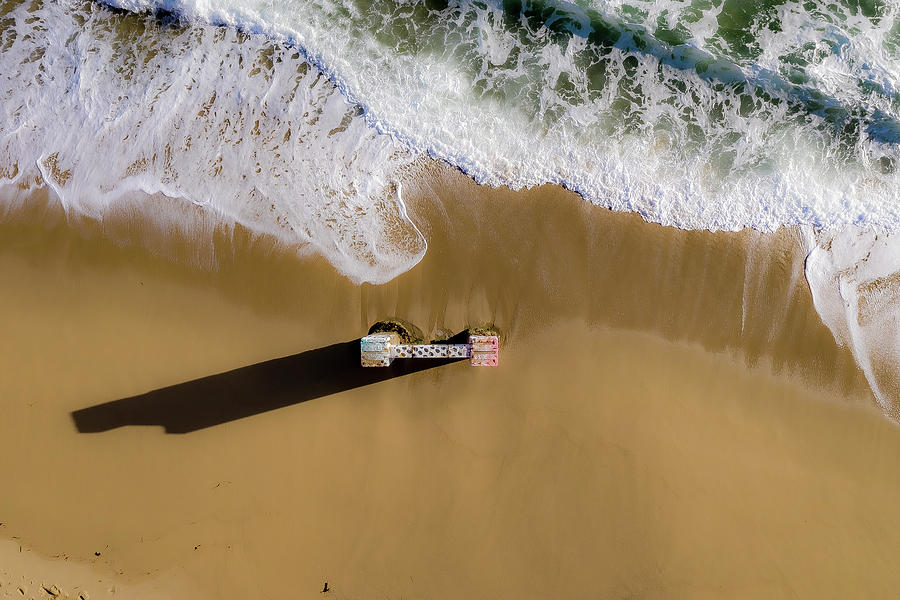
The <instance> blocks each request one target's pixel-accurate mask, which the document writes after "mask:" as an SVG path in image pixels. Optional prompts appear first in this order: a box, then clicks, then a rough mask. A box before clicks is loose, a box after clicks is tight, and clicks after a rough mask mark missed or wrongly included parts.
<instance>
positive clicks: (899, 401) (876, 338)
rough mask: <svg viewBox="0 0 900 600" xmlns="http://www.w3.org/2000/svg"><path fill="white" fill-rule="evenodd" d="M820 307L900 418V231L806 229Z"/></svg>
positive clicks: (809, 269) (887, 408)
mask: <svg viewBox="0 0 900 600" xmlns="http://www.w3.org/2000/svg"><path fill="white" fill-rule="evenodd" d="M804 237H805V239H806V243H807V247H808V250H809V255H808V257H807V259H806V278H807V281H808V282H809V286H810V289H811V291H812V296H813V302H814V303H815V306H816V311H817V312H818V313H819V315H820V316H821V317H822V320H823V321H824V322H825V324H826V325H827V326H828V328H829V329H831V331H832V333H833V334H834V337H835V339H836V340H837V341H838V343H840V344H841V345H844V346H847V347H848V348H850V350H851V352H852V353H853V357H854V358H855V360H856V362H857V364H859V366H860V368H861V369H862V371H863V373H864V374H865V376H866V379H867V381H868V382H869V385H870V387H871V388H872V391H873V393H874V394H875V396H876V398H877V399H878V402H879V403H880V404H881V407H882V409H883V411H884V412H885V414H886V415H888V416H890V417H891V418H893V419H894V420H897V421H900V385H898V383H897V381H896V379H897V367H898V365H900V234H898V233H894V234H883V233H882V234H878V233H875V232H873V231H872V230H869V229H860V228H856V227H848V228H845V229H843V230H839V231H813V230H812V229H811V228H805V229H804Z"/></svg>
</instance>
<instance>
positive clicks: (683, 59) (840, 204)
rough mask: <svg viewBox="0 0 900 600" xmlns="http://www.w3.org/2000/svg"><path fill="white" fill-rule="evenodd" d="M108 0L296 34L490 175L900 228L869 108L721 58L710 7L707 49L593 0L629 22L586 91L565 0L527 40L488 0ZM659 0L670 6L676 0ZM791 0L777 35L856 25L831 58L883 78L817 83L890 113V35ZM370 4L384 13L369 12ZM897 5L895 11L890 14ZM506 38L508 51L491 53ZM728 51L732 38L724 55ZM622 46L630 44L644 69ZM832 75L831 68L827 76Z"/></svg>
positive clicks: (421, 141)
mask: <svg viewBox="0 0 900 600" xmlns="http://www.w3.org/2000/svg"><path fill="white" fill-rule="evenodd" d="M114 4H116V5H118V6H122V7H125V8H128V9H130V10H155V9H159V8H165V9H167V10H177V11H179V12H180V13H181V14H184V15H186V16H188V17H190V18H194V19H202V20H204V21H207V22H213V23H222V24H227V25H230V26H236V27H241V28H244V29H246V30H249V31H260V32H265V33H266V34H267V35H269V36H271V37H273V38H277V39H280V40H284V41H285V42H286V43H291V44H296V45H297V46H298V47H301V48H302V49H303V50H304V52H305V53H306V54H307V56H308V57H310V59H311V60H313V61H314V62H315V63H316V64H317V65H318V66H319V67H320V68H322V69H323V70H324V71H325V72H326V73H328V74H329V76H331V77H332V78H334V79H335V81H336V82H337V84H338V85H339V86H340V87H341V89H342V90H343V91H344V93H345V94H346V95H347V96H348V97H350V98H351V99H353V100H354V101H355V102H359V103H360V104H361V105H362V106H364V107H365V109H366V118H367V120H368V122H369V123H370V124H371V125H373V126H374V127H375V128H376V129H378V130H379V131H383V132H387V133H390V134H391V135H392V136H393V137H395V138H396V139H399V140H402V141H403V142H405V143H406V144H407V145H408V146H410V147H411V148H414V149H416V150H419V151H427V152H429V153H431V154H433V155H436V156H438V157H440V158H443V159H446V160H448V161H449V162H451V163H453V164H456V165H458V166H460V167H461V168H462V169H463V170H465V171H466V172H467V173H469V174H470V175H472V176H473V177H475V178H476V179H477V180H479V181H481V182H482V183H486V184H489V185H508V186H511V187H513V188H521V187H526V186H533V185H538V184H542V183H545V182H555V183H560V184H562V185H564V186H566V187H569V188H571V189H574V190H576V191H578V192H579V193H581V194H582V195H583V196H585V197H586V198H587V199H589V200H591V201H592V202H594V203H597V204H601V205H604V206H608V207H610V208H613V209H616V210H624V211H634V212H639V213H640V214H642V215H643V216H644V217H645V218H647V219H649V220H653V221H657V222H660V223H663V224H669V225H675V226H678V227H685V228H705V229H728V230H735V229H740V228H743V227H754V228H757V229H762V230H772V229H775V228H777V227H778V226H780V225H788V224H812V225H815V226H818V227H830V226H835V225H841V224H846V223H867V224H872V225H877V226H882V227H889V228H893V227H896V226H897V224H898V223H900V208H898V207H900V191H898V190H900V185H898V184H900V175H898V174H897V173H896V172H894V171H892V170H889V171H888V172H882V171H883V169H882V168H881V163H880V162H879V160H880V159H881V158H883V157H887V158H891V159H894V160H896V159H898V158H900V155H898V151H897V147H896V144H892V143H884V141H883V140H882V139H880V138H879V136H878V131H877V129H878V128H877V126H873V127H870V128H869V129H868V130H866V129H865V127H864V130H863V131H862V132H861V133H860V134H859V135H858V138H854V139H849V140H848V138H847V136H848V135H849V136H851V137H853V136H855V135H857V134H848V133H846V132H844V133H840V132H839V131H838V130H840V129H841V127H842V126H843V125H844V121H843V120H842V119H843V117H836V118H837V119H838V122H832V121H831V120H829V119H831V117H828V116H827V115H826V116H822V115H820V114H819V113H817V112H816V111H815V110H812V111H811V112H809V113H808V114H804V113H803V110H804V107H803V106H800V107H799V108H798V107H797V105H796V104H797V102H800V103H801V104H802V103H803V102H806V103H807V104H810V103H812V102H817V100H814V99H810V98H804V94H805V92H804V91H803V89H802V88H798V87H797V86H795V85H794V84H791V83H790V82H789V81H787V80H786V79H785V77H784V75H783V74H781V73H780V72H779V69H780V66H779V65H774V66H773V65H770V64H769V63H770V62H771V61H772V60H774V58H773V57H772V56H771V55H770V54H766V53H763V54H762V55H761V56H760V57H759V62H754V63H751V64H741V63H740V62H735V63H733V64H732V63H727V62H724V63H723V62H721V60H719V62H715V60H716V59H717V57H720V55H721V53H719V54H715V48H712V47H711V46H712V45H710V47H707V41H706V39H704V38H703V36H708V35H709V31H708V30H709V27H710V19H708V18H706V17H705V16H704V18H703V19H701V20H700V21H699V22H698V23H699V25H698V28H699V29H698V31H697V35H696V36H695V37H694V38H693V44H694V47H695V48H699V50H697V52H700V54H699V55H691V54H690V53H687V54H685V52H686V50H685V49H684V48H675V49H672V48H669V47H668V46H666V45H665V44H656V45H654V46H653V47H652V48H649V49H645V50H642V51H636V50H635V48H634V47H633V45H629V44H628V43H627V42H626V41H623V40H627V39H628V37H629V36H630V35H632V34H630V33H627V27H625V25H624V24H623V23H624V21H621V20H620V21H615V19H617V18H618V16H617V13H616V10H617V9H621V6H619V5H617V4H616V3H605V2H595V3H594V4H593V5H592V7H593V8H594V9H596V10H598V11H599V12H600V13H601V14H602V15H606V16H605V17H604V18H608V19H609V20H611V21H612V22H613V23H614V24H616V25H617V26H622V27H625V31H626V34H625V35H624V36H623V38H622V39H621V40H620V42H619V44H617V47H616V48H613V49H612V50H611V51H610V52H609V54H608V55H607V56H606V57H605V58H604V59H603V62H604V70H605V76H606V78H607V82H606V84H605V85H604V86H603V87H602V89H601V90H599V91H597V92H596V93H595V92H594V91H590V90H588V83H589V82H588V76H587V71H586V68H585V67H586V65H585V64H583V61H584V60H585V57H586V56H588V55H589V53H588V54H586V51H585V45H586V44H585V39H584V38H583V37H582V36H581V35H579V34H580V33H583V32H584V31H585V30H589V29H590V25H589V24H586V23H585V21H584V19H582V18H581V16H582V15H584V14H586V13H585V11H584V9H581V8H578V7H576V6H574V5H569V4H567V3H564V2H560V3H557V4H558V5H559V6H560V7H561V8H562V9H565V10H567V11H569V12H570V13H571V15H574V16H573V17H572V18H573V21H574V22H575V24H574V25H572V29H573V30H574V31H575V32H576V33H575V34H574V35H572V36H564V38H565V39H564V41H561V42H557V41H554V39H555V38H553V37H552V36H551V35H549V33H548V29H547V27H543V28H539V29H538V30H536V31H533V32H531V33H530V34H529V35H530V38H529V39H528V40H527V42H525V43H523V42H522V41H521V39H518V38H516V37H515V36H513V35H512V34H511V33H510V31H509V30H508V23H507V22H506V21H505V20H504V13H503V10H502V9H501V8H499V7H498V6H497V5H496V4H494V3H487V4H486V5H485V4H481V3H474V2H464V1H463V2H457V3H450V8H448V9H447V10H445V11H444V12H441V13H435V16H434V18H433V20H432V21H427V22H426V24H425V25H421V26H420V28H419V29H417V30H416V34H415V35H413V34H410V35H409V36H408V37H407V38H404V39H403V40H400V41H397V40H393V41H391V42H389V43H387V45H386V42H385V41H384V39H383V36H382V33H383V32H384V31H389V30H390V28H391V27H392V26H395V25H398V24H399V25H404V23H405V21H404V19H409V15H410V14H411V13H412V9H411V6H412V5H410V4H408V3H404V2H396V3H394V2H385V3H379V4H376V5H368V4H363V5H360V6H357V5H355V4H353V3H348V4H346V6H345V4H344V3H342V2H336V1H332V0H323V1H322V2H317V3H315V4H313V5H309V4H307V3H306V2H302V1H301V0H284V1H282V2H278V3H271V2H267V1H263V0H208V1H204V2H195V1H183V2H174V1H172V0H114ZM661 4H662V5H664V6H666V7H667V8H668V10H670V11H672V12H677V11H679V10H685V6H686V5H685V4H684V3H683V2H664V3H661ZM797 6H799V5H797ZM385 7H388V8H385ZM391 7H393V8H391ZM790 7H795V5H794V4H790ZM795 8H796V7H795ZM783 10H784V11H785V14H786V15H789V14H790V15H794V16H795V18H794V21H795V22H796V28H797V30H798V31H800V32H801V33H797V32H793V33H786V34H784V35H782V36H780V37H777V36H776V37H777V40H776V38H775V37H773V38H772V39H773V40H776V41H775V42H773V44H772V46H773V47H775V48H778V49H779V51H781V50H786V49H788V48H793V47H794V46H797V45H800V46H802V44H803V43H805V41H806V40H807V37H808V36H807V34H805V33H802V31H803V28H804V27H806V28H807V29H809V30H814V31H815V32H816V34H817V35H820V36H831V37H832V38H835V39H838V40H839V41H840V40H845V41H847V40H849V41H848V42H847V43H849V44H850V45H851V46H852V51H849V50H848V51H846V52H844V51H843V50H842V51H841V52H840V53H839V54H837V55H835V56H829V57H826V58H828V59H829V60H838V61H843V62H841V64H842V66H843V68H844V69H845V70H846V71H847V72H848V73H850V74H851V75H852V76H853V77H859V78H861V79H863V80H872V79H873V78H876V79H878V78H880V79H881V80H883V81H884V82H886V83H885V88H884V90H882V91H883V92H884V93H874V92H873V93H869V94H862V93H859V92H857V91H856V86H851V88H852V89H850V88H848V86H846V85H845V82H843V80H842V79H841V77H839V76H838V75H837V74H835V73H836V71H834V69H829V68H828V64H829V63H828V61H826V60H824V59H823V60H821V61H820V63H819V64H816V65H813V66H812V67H811V68H810V72H811V73H813V74H816V73H818V74H819V75H820V76H821V77H820V78H821V82H822V85H823V90H822V91H824V92H825V93H827V94H832V95H831V96H828V97H826V98H825V103H826V104H827V105H829V106H830V105H833V106H835V107H838V108H839V107H845V108H849V109H853V110H856V111H857V112H859V113H860V115H861V117H860V118H861V119H863V121H865V119H870V120H871V119H873V118H876V117H874V116H873V115H875V111H881V112H882V113H884V115H886V118H888V120H894V121H896V119H897V111H896V108H895V107H893V105H892V104H891V101H890V99H889V98H888V96H889V94H888V90H889V89H895V88H896V87H897V81H900V80H898V79H897V73H896V69H895V68H894V67H892V66H890V60H889V59H890V58H891V57H890V56H888V55H887V54H886V51H885V50H884V49H883V47H882V46H883V44H882V42H883V39H882V40H881V41H880V42H879V41H877V40H876V41H875V42H872V43H868V42H866V43H857V42H856V41H854V40H855V39H856V38H855V37H854V38H853V39H851V36H850V33H851V32H852V31H854V30H855V29H854V28H859V27H863V22H864V20H863V19H862V18H859V19H856V20H854V21H851V22H848V24H847V25H846V27H847V30H846V31H845V30H843V29H840V28H839V27H837V26H834V25H828V27H825V26H824V25H822V23H821V22H819V21H821V18H820V19H819V21H816V19H817V18H818V17H816V13H815V11H810V10H806V9H803V10H800V9H799V8H798V9H797V10H794V9H793V8H792V9H788V8H785V9H783ZM792 11H793V12H792ZM798 11H799V12H798ZM800 13H802V14H800ZM798 15H799V16H798ZM554 18H555V17H551V18H549V19H548V20H547V24H552V21H553V19H554ZM648 19H649V17H648ZM376 21H377V24H378V26H377V27H376V26H374V25H372V22H376ZM891 22H892V15H888V17H886V18H885V19H884V20H883V21H882V23H883V24H884V23H887V24H888V25H889V24H890V23H891ZM888 25H882V26H880V27H879V28H874V27H870V28H869V30H866V31H865V32H864V33H865V34H869V33H871V30H873V29H878V31H879V32H880V33H879V35H881V38H883V37H884V35H885V28H886V27H888ZM641 31H642V30H641V29H638V30H635V32H636V33H635V34H634V35H639V34H640V32H641ZM765 31H767V30H765V28H763V27H761V28H759V31H758V33H759V34H760V35H761V36H764V34H765ZM519 33H521V32H519ZM517 35H518V34H517ZM791 35H793V36H794V37H790V36H791ZM379 36H382V37H379ZM856 37H862V36H856ZM788 38H790V39H788ZM761 39H762V41H763V42H764V43H767V39H766V38H765V37H762V38H761ZM776 42H777V43H776ZM391 44H394V46H392V45H391ZM513 46H515V52H513ZM588 50H590V49H588ZM707 51H709V52H707ZM510 56H514V59H509V63H514V64H506V65H504V66H502V67H500V66H498V63H499V62H500V61H501V60H503V59H504V58H508V57H510ZM698 56H699V57H700V59H701V60H707V59H708V60H710V61H713V64H712V66H711V67H710V70H709V71H707V73H706V74H705V75H698V74H697V73H696V72H695V71H694V70H693V64H694V62H695V61H696V60H697V57H698ZM730 59H731V57H730V56H728V55H727V53H726V54H725V57H724V59H722V60H730ZM626 60H627V61H635V60H636V61H637V65H636V67H635V68H634V70H636V72H637V75H636V76H633V75H632V74H631V71H632V67H631V66H629V65H628V64H626ZM782 66H783V65H782ZM816 69H818V71H817V70H816ZM710 73H713V75H710ZM874 73H877V74H878V75H877V77H876V76H875V75H873V74H874ZM562 76H565V78H566V79H568V81H569V82H570V83H571V85H570V86H569V88H570V89H569V90H568V91H563V92H559V91H556V89H555V88H557V87H558V85H559V83H560V81H561V77H562ZM629 81H630V83H629ZM722 81H726V82H727V81H732V82H736V83H740V82H743V83H744V88H745V90H744V91H743V92H741V91H736V90H735V89H734V86H733V85H731V86H727V85H726V86H724V87H722V86H720V87H722V89H715V90H713V89H712V86H713V85H714V84H716V83H717V82H722ZM829 82H831V83H833V84H834V85H831V86H829V85H825V84H826V83H829ZM620 85H626V87H629V89H634V90H640V91H639V93H638V95H639V96H640V99H639V101H638V102H637V103H635V105H634V109H633V112H632V114H631V115H628V114H623V113H622V112H621V110H620V109H618V108H616V102H617V101H621V99H622V95H621V94H620V93H618V90H619V86H620ZM750 93H753V94H756V96H759V95H760V94H767V95H768V96H770V97H774V98H776V99H777V100H778V103H777V104H776V103H773V102H769V103H767V102H764V101H763V102H758V108H757V109H754V110H752V111H751V112H750V114H749V115H748V114H746V111H744V110H743V109H742V102H745V101H746V99H747V98H748V97H749V94H750ZM566 94H574V95H575V96H577V97H578V99H577V101H574V102H572V101H570V99H567V97H566ZM751 100H752V98H751ZM792 103H793V104H792ZM806 108H808V106H807V107H806ZM798 111H799V112H798ZM711 115H717V116H716V117H715V118H713V117H711ZM866 115H868V116H866ZM848 118H849V120H850V121H852V120H853V119H854V118H855V117H848ZM842 136H843V137H842Z"/></svg>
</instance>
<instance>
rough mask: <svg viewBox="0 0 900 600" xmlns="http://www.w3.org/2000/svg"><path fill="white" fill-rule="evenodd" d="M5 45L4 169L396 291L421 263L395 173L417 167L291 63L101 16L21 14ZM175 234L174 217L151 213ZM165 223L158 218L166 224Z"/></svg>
mask: <svg viewBox="0 0 900 600" xmlns="http://www.w3.org/2000/svg"><path fill="white" fill-rule="evenodd" d="M5 18H6V21H7V24H8V27H7V28H5V29H4V30H3V32H2V33H0V40H2V47H3V51H2V55H0V99H2V100H0V103H2V112H0V119H2V120H0V164H2V172H0V178H2V179H3V180H4V181H5V182H6V185H8V186H19V187H28V186H30V185H33V184H34V182H37V184H38V185H46V186H49V187H50V188H51V189H52V190H53V192H54V193H55V195H56V196H57V197H58V198H59V200H60V202H61V203H62V204H63V206H64V207H65V209H66V210H67V211H70V212H75V213H78V214H83V215H87V216H89V217H92V218H95V219H103V217H104V215H108V214H109V213H110V212H111V211H115V210H116V207H117V206H119V205H120V204H121V203H122V202H123V199H124V198H126V197H128V196H129V194H131V193H132V192H135V191H137V192H141V193H143V194H147V195H151V196H152V195H157V194H162V195H164V196H168V197H170V198H176V199H183V200H184V201H185V202H190V203H193V204H195V205H200V206H203V207H205V208H206V209H207V212H209V213H211V214H213V215H218V216H219V217H220V220H221V221H222V222H223V223H225V224H226V225H227V224H234V223H240V224H243V225H244V226H246V227H247V228H249V229H250V230H251V231H253V232H256V233H258V234H268V235H271V236H274V237H275V238H276V239H277V240H279V241H281V242H283V243H284V244H287V245H290V246H292V247H296V248H297V249H298V251H300V252H308V251H315V252H318V253H320V254H322V255H324V256H325V257H326V258H327V259H328V260H329V261H331V262H332V263H333V264H334V265H335V266H336V267H338V268H339V269H340V270H341V271H342V272H344V273H345V274H346V275H348V276H349V277H351V278H352V279H355V280H357V281H374V282H383V281H387V280H389V279H391V278H393V277H395V276H396V275H398V274H399V273H402V272H403V271H406V270H408V269H409V268H410V267H412V266H413V265H414V264H416V262H418V261H419V260H420V259H421V257H422V256H423V255H424V252H425V249H426V243H425V240H424V238H423V237H422V235H421V234H420V233H419V231H418V230H417V229H416V227H415V225H414V224H413V223H412V222H411V221H410V220H409V218H408V217H407V215H406V210H405V207H404V205H403V202H402V200H401V197H400V195H401V188H400V180H399V174H400V172H401V171H402V170H403V169H405V168H408V167H409V166H410V164H411V163H412V162H413V161H414V160H415V158H416V155H415V154H414V153H412V152H410V151H408V150H407V149H406V148H404V147H403V146H401V145H399V144H398V143H396V142H395V141H394V140H392V139H391V138H390V137H388V136H382V135H378V134H377V133H376V132H375V131H373V130H371V129H370V128H368V127H367V126H366V124H365V122H364V120H363V119H361V118H359V108H358V107H357V106H354V105H352V104H350V103H348V102H347V100H346V99H345V98H344V97H343V96H341V94H340V93H338V91H337V89H336V88H335V86H334V85H333V84H332V83H331V82H330V81H329V80H328V79H327V78H326V77H324V76H323V75H322V74H321V73H320V72H318V71H317V70H316V69H314V68H311V67H310V65H309V64H308V63H306V62H305V61H303V60H302V58H301V57H300V55H299V52H298V51H297V50H296V49H292V48H288V47H285V46H283V45H279V44H274V43H271V42H270V41H269V40H267V39H265V38H263V37H261V36H247V35H245V34H242V33H240V32H238V31H236V30H234V29H225V28H218V27H211V26H198V27H179V26H177V25H175V24H174V23H172V22H166V21H165V20H159V19H151V18H145V17H136V16H132V17H129V18H125V19H123V18H122V17H121V16H120V15H117V14H114V13H112V12H111V11H110V10H108V9H106V8H104V7H102V6H100V5H97V4H92V3H84V2H77V3H66V2H62V3H58V4H57V3H48V4H45V5H42V4H41V3H24V4H20V5H19V6H18V7H16V8H15V9H14V10H13V11H12V12H11V13H10V14H7V15H5ZM142 211H143V212H145V213H147V214H148V217H149V218H152V219H153V220H154V221H155V222H158V223H162V224H166V222H167V220H168V221H169V223H168V224H169V226H171V227H176V228H177V227H180V226H182V223H180V222H178V221H177V219H178V218H179V215H177V214H173V215H170V216H168V217H167V215H165V214H153V213H154V207H153V206H152V202H148V203H146V204H145V206H143V207H142ZM157 212H158V211H157Z"/></svg>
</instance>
